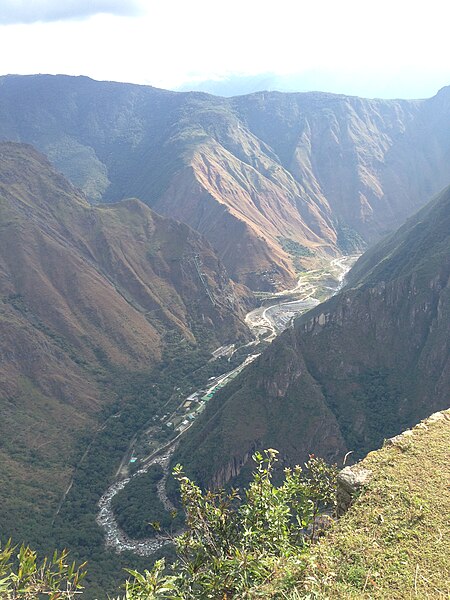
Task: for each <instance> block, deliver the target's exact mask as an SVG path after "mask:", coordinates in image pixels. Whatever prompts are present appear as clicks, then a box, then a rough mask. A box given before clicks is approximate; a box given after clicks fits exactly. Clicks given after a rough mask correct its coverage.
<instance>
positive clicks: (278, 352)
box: [175, 188, 450, 482]
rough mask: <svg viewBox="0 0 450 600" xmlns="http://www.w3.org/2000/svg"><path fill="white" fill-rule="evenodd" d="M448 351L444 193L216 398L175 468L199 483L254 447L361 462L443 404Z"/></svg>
mask: <svg viewBox="0 0 450 600" xmlns="http://www.w3.org/2000/svg"><path fill="white" fill-rule="evenodd" d="M449 340H450V188H449V189H447V190H445V191H444V192H443V193H442V194H440V195H439V196H438V197H437V198H436V199H435V200H434V201H432V202H431V203H430V204H429V205H427V206H426V207H425V208H424V209H422V210H421V211H420V212H419V213H418V214H417V215H416V216H415V217H413V218H412V219H410V221H408V222H407V223H406V224H405V225H404V226H403V227H402V228H401V229H400V230H399V231H398V232H396V233H395V234H393V235H392V236H390V237H389V238H388V239H386V240H385V241H384V242H382V243H380V244H379V245H378V246H377V247H375V248H373V249H372V250H371V251H369V252H368V253H366V255H363V257H362V258H361V259H360V260H359V261H358V263H357V264H356V265H355V267H354V268H353V269H352V271H350V274H349V283H348V285H347V287H346V288H345V289H343V290H342V291H341V292H340V293H339V294H338V295H336V296H334V297H333V298H331V299H330V300H328V301H327V302H325V303H324V304H322V305H319V306H318V307H316V308H314V309H313V310H312V311H310V312H308V313H306V314H305V315H303V316H302V317H300V318H299V319H297V320H296V321H295V323H294V327H293V328H290V329H288V330H286V331H285V332H284V333H283V334H282V335H281V336H279V338H277V339H276V340H275V341H274V342H273V344H272V345H271V347H270V348H268V349H267V351H266V352H264V353H263V354H262V355H261V357H260V358H259V359H258V360H257V361H255V363H253V364H252V365H251V366H249V367H248V369H246V370H245V371H244V372H243V373H242V375H241V376H240V377H238V378H236V380H234V381H233V382H232V384H230V385H229V386H227V388H225V389H224V390H223V391H222V392H221V393H220V394H217V396H216V397H215V398H214V400H213V401H212V402H211V403H210V404H209V405H208V408H207V410H206V411H205V413H204V415H202V418H201V419H199V421H198V422H197V423H195V426H194V427H193V428H192V430H191V432H190V436H189V439H187V440H185V441H184V442H183V443H182V444H180V447H179V451H178V456H176V457H175V459H176V460H177V461H178V462H182V463H184V464H188V465H190V468H191V469H192V473H193V474H194V475H195V476H196V477H198V478H199V479H200V480H202V481H204V482H208V481H212V480H213V478H214V474H215V473H219V472H221V469H223V466H224V464H227V463H228V460H229V457H230V456H232V457H233V456H235V457H241V456H244V455H245V453H246V452H248V450H249V448H250V447H251V446H252V444H253V443H254V440H255V439H258V440H259V442H260V445H259V448H268V447H272V448H277V449H278V450H280V457H281V458H282V459H284V461H285V462H287V463H290V464H292V463H294V464H295V463H302V462H304V461H305V460H306V458H307V456H308V454H309V453H311V452H312V453H314V454H319V455H322V456H324V457H326V458H327V459H329V460H332V461H337V462H338V463H339V462H340V461H341V460H342V458H343V457H344V454H345V453H346V452H347V451H350V450H351V451H354V454H353V455H352V457H354V458H356V459H358V458H360V457H361V456H363V455H365V454H366V453H367V452H368V451H370V450H372V449H374V448H377V447H380V446H381V444H382V442H383V440H384V439H385V438H388V437H391V436H394V435H396V434H397V433H399V432H401V431H403V430H404V429H405V428H406V427H408V426H410V425H412V424H413V423H416V422H418V421H419V420H420V419H422V418H423V417H424V416H425V415H426V414H429V413H430V412H432V411H433V410H439V409H441V408H443V407H445V406H446V405H447V404H448V395H449V390H450V345H449ZM193 447H195V456H194V452H193ZM206 456H208V462H207V461H206Z"/></svg>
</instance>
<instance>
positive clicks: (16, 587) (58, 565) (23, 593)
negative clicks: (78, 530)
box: [0, 542, 86, 600]
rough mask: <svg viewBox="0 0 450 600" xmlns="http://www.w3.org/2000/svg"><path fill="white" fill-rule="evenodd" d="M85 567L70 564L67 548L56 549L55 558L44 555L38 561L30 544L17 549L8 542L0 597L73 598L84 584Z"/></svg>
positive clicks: (1, 552) (0, 554) (1, 559)
mask: <svg viewBox="0 0 450 600" xmlns="http://www.w3.org/2000/svg"><path fill="white" fill-rule="evenodd" d="M16 552H17V555H16ZM85 566H86V565H85V564H83V565H80V566H78V567H77V566H75V564H74V563H68V561H67V552H66V551H63V552H61V553H60V554H58V553H57V552H55V553H54V554H53V557H52V558H51V559H48V558H44V560H43V561H42V562H41V563H38V559H37V555H36V552H35V551H33V550H31V549H30V548H29V547H26V546H21V547H20V549H17V548H16V547H14V546H12V545H11V542H7V543H6V545H5V546H4V547H3V548H1V547H0V597H1V598H2V599H3V600H17V599H18V598H23V599H24V600H25V599H28V600H36V599H37V598H43V597H48V598H49V599H50V600H59V599H62V598H66V599H67V600H70V599H73V598H75V597H76V595H78V594H79V593H80V590H81V589H82V587H83V586H82V581H83V578H84V576H85V574H86V571H85V570H84V567H85Z"/></svg>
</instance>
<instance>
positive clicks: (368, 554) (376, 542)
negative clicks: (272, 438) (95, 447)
mask: <svg viewBox="0 0 450 600" xmlns="http://www.w3.org/2000/svg"><path fill="white" fill-rule="evenodd" d="M449 441H450V410H447V411H445V412H444V413H440V414H437V415H433V416H432V417H431V418H430V419H427V420H426V421H425V422H424V423H420V424H419V425H417V426H416V427H415V428H414V429H413V430H412V431H411V432H407V434H406V435H403V436H401V437H400V438H396V439H395V440H394V441H393V442H392V443H390V444H389V445H386V446H385V447H384V448H383V449H381V450H378V451H376V452H372V453H370V454H369V455H368V456H367V457H366V458H365V459H364V460H363V461H362V462H361V463H360V465H359V467H358V468H364V469H368V470H369V471H370V472H371V477H370V479H369V482H368V483H367V485H366V487H365V488H364V490H363V492H362V493H361V494H360V495H359V496H358V498H357V499H356V500H355V501H354V504H353V506H351V507H350V509H349V510H348V512H347V513H346V514H345V515H344V516H343V517H341V518H340V519H339V520H338V521H336V522H335V523H334V524H333V525H332V526H331V527H328V528H326V529H325V530H321V531H317V525H318V524H319V522H320V520H318V519H317V517H319V516H320V514H321V512H322V510H323V509H324V508H325V507H327V506H328V507H330V508H331V509H333V507H334V506H335V503H336V498H335V489H336V470H335V468H334V467H330V466H328V465H326V463H324V461H322V460H321V459H317V458H314V457H311V458H310V460H309V461H308V462H307V464H306V465H305V469H304V470H302V469H301V468H300V467H295V468H294V469H286V470H285V472H284V478H283V480H282V481H281V482H280V484H279V485H275V484H274V483H273V475H274V466H275V463H276V460H277V452H276V451H275V450H267V451H265V452H264V453H256V454H255V455H254V456H253V458H254V460H255V463H256V469H255V472H254V473H253V476H252V479H251V481H250V484H249V485H248V487H247V488H246V489H244V490H242V492H241V493H240V492H239V491H238V490H235V489H232V490H230V491H228V492H225V491H224V490H219V491H216V492H202V491H201V489H200V488H199V487H198V486H197V485H196V484H195V483H193V482H192V481H191V480H190V479H189V478H187V477H186V476H185V474H184V471H183V469H182V468H181V467H180V466H177V467H176V468H175V470H174V475H175V478H176V480H177V481H178V484H179V486H180V490H181V499H182V503H183V507H184V510H185V513H186V529H185V531H184V532H183V533H182V534H181V535H180V536H178V537H177V538H175V539H174V544H175V546H176V552H177V558H176V561H175V562H174V563H173V564H172V565H171V566H170V567H169V566H167V567H166V563H165V561H164V560H157V561H156V562H155V563H154V566H153V567H152V568H151V570H145V569H144V570H141V571H139V570H134V569H132V570H128V573H129V576H131V578H130V579H129V581H128V582H127V583H126V585H125V591H124V592H119V591H118V590H116V591H115V597H117V594H118V593H121V594H124V596H123V598H124V600H162V599H166V600H192V599H194V598H195V599H198V600H207V599H211V600H256V599H257V598H265V599H273V600H312V599H314V598H315V599H317V600H334V599H336V600H341V599H342V600H405V599H406V598H424V599H425V598H430V599H431V598H436V599H440V598H442V599H444V598H448V597H449V594H450V577H449V573H450V546H449V542H450V523H449V521H448V514H449V512H450V497H449V495H448V489H449V486H450V470H449V464H448V447H449ZM156 475H157V474H154V478H155V476H156ZM322 520H323V517H322ZM315 542H318V543H315ZM12 555H13V550H12V548H11V546H10V545H7V546H6V547H5V548H4V549H3V550H2V551H0V586H3V587H0V592H3V595H2V598H3V597H5V599H7V600H13V599H14V600H19V599H22V598H23V599H24V600H25V599H30V600H35V598H38V597H40V596H39V595H38V593H37V592H36V591H39V592H41V595H43V594H46V595H47V596H48V597H49V598H51V599H53V600H57V598H67V599H70V600H72V599H73V598H75V591H76V592H77V596H78V593H81V591H82V590H81V587H82V584H83V577H84V568H85V566H84V565H81V566H80V567H76V566H75V565H70V564H68V561H67V553H66V552H63V553H62V554H61V555H57V554H55V556H54V557H53V559H52V560H50V561H49V560H45V561H44V563H43V567H42V568H39V567H38V566H37V560H36V555H35V553H34V552H32V551H31V550H30V549H28V548H22V549H21V550H20V552H19V555H18V561H17V562H15V561H13V560H12ZM19 565H21V568H19ZM5 590H6V592H5ZM82 596H83V597H85V596H84V595H83V594H82ZM105 597H106V594H105V592H104V590H102V593H100V594H99V598H105Z"/></svg>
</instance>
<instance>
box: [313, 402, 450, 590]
mask: <svg viewBox="0 0 450 600" xmlns="http://www.w3.org/2000/svg"><path fill="white" fill-rule="evenodd" d="M449 445H450V411H448V410H447V411H445V413H443V415H442V417H441V418H440V419H439V420H436V421H433V420H431V421H430V422H427V421H425V424H419V425H418V426H416V427H414V429H413V430H412V434H411V435H407V436H402V438H400V439H399V440H398V442H396V443H394V444H390V445H388V446H386V447H384V448H383V449H381V450H379V451H377V452H371V453H370V454H369V455H368V456H367V457H366V458H365V459H364V460H363V461H362V463H361V466H362V467H363V468H365V469H369V470H371V471H372V478H371V481H370V483H369V485H368V486H367V489H366V491H365V492H364V494H363V495H362V496H360V497H359V498H358V499H357V501H356V502H355V504H354V505H353V506H352V507H351V509H350V510H349V512H348V513H347V514H346V515H345V516H344V517H342V518H341V519H340V520H339V521H338V523H337V524H336V527H335V528H333V529H332V530H331V531H330V533H329V534H328V535H327V536H326V537H325V538H324V539H323V541H322V542H321V543H320V544H318V546H317V547H316V550H315V552H314V553H313V560H312V564H313V565H314V569H311V568H310V570H309V571H308V572H307V573H306V576H311V577H312V578H313V579H314V581H315V583H314V589H315V591H316V592H317V594H318V597H319V598H325V597H326V598H330V599H341V598H344V599H355V600H356V599H358V600H369V599H370V600H372V599H373V600H375V599H380V600H381V599H382V600H398V599H405V598H424V599H425V598H435V599H439V598H441V599H442V600H443V599H444V598H448V597H450V575H449V574H450V522H449V519H448V515H449V514H450V495H449V494H448V490H449V488H450V470H449V462H448V449H449Z"/></svg>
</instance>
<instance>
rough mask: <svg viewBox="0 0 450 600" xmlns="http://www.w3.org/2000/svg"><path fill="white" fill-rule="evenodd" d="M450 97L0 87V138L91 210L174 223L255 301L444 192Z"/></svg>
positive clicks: (50, 81) (1, 83) (42, 82)
mask: <svg viewBox="0 0 450 600" xmlns="http://www.w3.org/2000/svg"><path fill="white" fill-rule="evenodd" d="M449 111H450V90H449V88H445V89H443V90H441V92H439V94H437V96H435V97H434V98H432V99H430V100H425V101H400V100H398V101H397V100H396V101H384V100H363V99H360V98H353V97H346V96H340V95H333V94H322V93H304V94H282V93H278V92H271V93H268V92H261V93H256V94H251V95H249V96H241V97H238V98H230V99H226V98H217V97H214V96H209V95H207V94H202V93H197V92H193V93H175V92H168V91H164V90H158V89H154V88H150V87H145V86H137V85H129V84H119V83H107V82H95V81H92V80H90V79H88V78H85V77H77V78H75V77H65V76H29V77H19V76H7V77H2V78H0V116H1V119H0V139H11V140H17V141H26V142H30V143H33V144H34V145H36V146H37V147H38V148H40V149H41V150H43V151H44V152H45V153H46V154H48V155H49V157H50V159H51V160H52V161H53V162H54V163H55V164H56V165H57V167H58V168H59V169H60V170H62V171H63V172H64V173H65V174H66V175H67V176H68V177H69V178H70V179H71V180H72V181H73V182H74V183H75V184H76V185H78V186H80V187H81V188H82V189H83V190H84V191H85V193H86V194H87V195H88V196H89V197H90V198H91V199H93V200H96V201H100V200H102V201H111V200H116V199H117V198H122V197H129V196H136V197H139V198H141V199H142V200H143V201H144V202H146V203H147V204H149V205H151V206H154V207H155V209H156V210H157V211H158V212H160V213H163V214H166V215H169V216H172V217H175V218H177V219H179V220H182V221H184V222H186V223H188V224H189V225H191V226H192V227H194V228H195V229H197V230H198V231H200V232H201V233H203V234H204V235H206V236H207V237H208V239H209V241H210V242H211V243H212V244H213V246H214V247H215V248H216V249H217V251H218V253H219V256H220V258H221V259H222V260H223V262H224V264H225V266H226V267H227V269H228V271H229V273H230V275H231V276H232V277H233V278H234V279H235V280H237V281H241V282H244V283H246V284H248V285H250V286H251V287H253V288H255V289H273V288H277V287H280V286H287V285H290V284H292V283H293V281H294V278H295V270H296V269H298V268H302V266H303V267H305V266H306V267H307V266H308V265H311V264H317V262H320V259H321V257H324V256H333V255H336V254H339V253H340V252H348V251H351V250H353V249H354V248H355V247H356V248H360V247H362V245H363V243H364V240H365V241H369V242H372V241H373V240H375V239H377V238H379V237H380V236H382V235H384V234H385V233H386V232H388V231H389V230H392V229H393V228H394V227H396V226H398V225H399V224H401V223H402V222H403V221H404V219H405V218H406V217H407V216H408V215H409V214H411V212H413V210H414V209H415V208H417V207H419V206H421V205H422V204H424V203H425V202H426V201H427V200H428V199H429V198H430V196H431V195H432V194H433V193H436V192H437V191H438V190H439V189H442V187H444V186H445V185H447V184H448V183H449V178H448V175H447V174H448V164H449V160H450V142H449V140H450V136H449V135H448V134H449V133H450V131H449V128H450V125H449V123H450V120H449V118H448V117H449Z"/></svg>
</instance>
